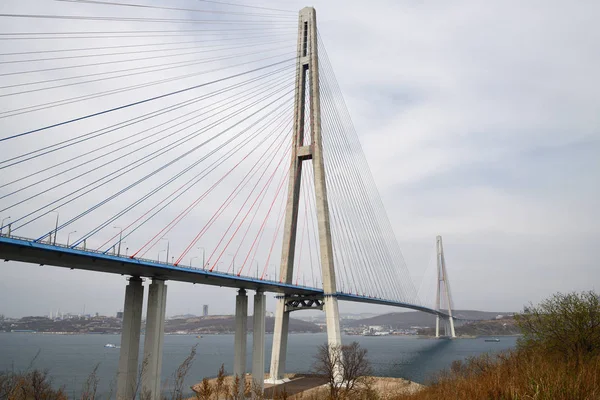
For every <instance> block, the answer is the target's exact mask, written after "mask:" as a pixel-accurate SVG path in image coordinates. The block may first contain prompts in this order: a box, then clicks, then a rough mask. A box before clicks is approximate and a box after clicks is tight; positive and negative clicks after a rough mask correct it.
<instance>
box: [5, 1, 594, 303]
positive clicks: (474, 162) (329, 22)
mask: <svg viewBox="0 0 600 400" xmlns="http://www.w3.org/2000/svg"><path fill="white" fill-rule="evenodd" d="M16 4H17V2H12V3H11V6H15V5H16ZM269 4H272V6H273V7H276V8H280V7H282V6H281V4H280V3H279V2H272V3H269V2H266V3H265V5H266V6H268V5H269ZM285 5H286V8H290V9H299V8H301V7H302V6H303V3H300V2H288V3H285ZM20 7H24V6H20ZM63 7H66V6H64V5H63ZM215 7H216V5H215ZM315 7H316V9H317V13H318V21H319V30H320V35H321V37H322V39H323V41H324V42H325V45H326V47H327V54H328V56H329V59H330V61H331V63H332V65H333V67H334V70H335V72H336V76H337V79H338V81H339V83H340V86H341V89H342V92H343V93H344V96H345V100H346V102H347V104H348V107H349V110H350V113H351V115H352V118H353V121H354V124H355V126H356V128H357V132H358V134H359V136H360V138H361V142H362V145H363V148H364V150H365V154H366V157H367V160H368V162H369V164H370V167H371V170H372V172H373V176H374V179H375V181H376V183H377V186H378V189H379V191H380V192H381V194H382V197H383V200H384V204H385V206H386V209H387V211H388V214H389V216H390V219H391V223H392V226H393V227H394V230H395V232H396V235H397V237H398V239H399V242H400V246H401V248H402V249H403V251H404V255H405V257H406V259H407V263H408V265H409V267H410V269H411V273H412V274H413V276H414V278H415V280H416V281H417V282H419V280H420V278H421V277H422V276H426V275H427V272H426V271H425V270H426V269H427V265H428V263H427V260H430V259H431V253H432V252H433V251H434V239H435V235H437V234H442V235H443V236H444V240H445V245H446V253H447V259H448V263H449V265H448V267H449V274H450V276H451V279H452V287H453V289H454V296H455V303H456V305H457V306H458V307H461V308H488V309H496V310H506V309H513V310H514V309H518V308H520V306H521V305H522V304H523V303H525V302H527V301H529V300H534V301H535V300H537V299H540V298H543V297H544V296H546V295H548V294H550V293H551V292H553V291H557V290H562V291H568V290H576V289H577V290H582V289H586V288H590V286H589V282H594V281H598V279H600V275H599V273H598V272H597V270H596V269H594V268H592V267H591V266H592V265H593V262H594V255H593V254H594V249H595V245H594V242H593V238H594V237H595V236H597V234H598V228H597V225H596V224H595V221H597V220H598V217H600V215H598V210H597V207H596V204H595V203H596V202H597V199H598V196H599V195H600V183H599V182H600V179H599V178H600V177H599V176H598V175H599V172H598V171H600V161H598V160H600V157H598V155H599V154H600V114H599V113H598V105H599V104H600V94H598V91H597V90H596V88H597V87H598V86H599V85H600V82H599V81H600V76H599V74H598V71H599V70H600V54H599V53H598V52H597V48H598V47H599V46H600V29H599V28H598V26H597V23H596V21H595V16H596V15H598V12H599V11H600V5H598V4H597V2H593V1H581V2H578V3H577V4H567V3H565V2H559V1H550V2H548V1H544V2H541V1H534V2H528V3H523V2H517V1H503V2H500V1H496V2H476V1H466V0H465V1H458V2H452V3H444V4H440V3H432V2H420V3H415V2H409V1H381V2H377V3H364V2H341V1H327V2H322V3H319V2H317V3H316V4H315ZM72 10H73V11H72V12H73V13H89V14H90V15H91V14H94V12H97V9H96V11H94V10H92V9H91V8H89V7H84V6H81V8H78V9H77V10H75V9H72ZM50 11H52V10H50V9H47V10H46V9H36V12H40V13H41V12H50ZM118 12H119V13H121V14H119V15H130V14H129V13H130V11H127V10H119V11H118ZM156 13H157V14H159V13H160V12H159V11H156ZM186 17H189V16H186ZM193 17H195V18H197V17H198V15H193ZM40 24H41V25H40V27H39V28H40V29H42V28H43V27H47V28H51V27H53V26H55V25H52V24H50V23H47V22H40ZM294 24H295V21H294V19H293V18H292V19H291V24H290V26H292V28H291V29H290V32H289V34H290V35H289V36H290V37H291V39H292V42H293V35H294V28H293V25H294ZM17 26H18V25H14V26H13V27H12V28H13V29H16V27H17ZM69 26H70V27H71V28H70V29H73V30H75V29H83V30H86V29H90V28H89V27H88V26H87V25H86V23H83V22H78V23H74V24H73V25H69ZM132 26H134V28H133V29H139V26H135V25H132V24H130V23H129V24H128V23H115V24H114V25H111V29H120V30H126V29H132V28H131V27H132ZM6 27H7V29H9V28H11V26H9V25H6ZM181 28H182V27H181V26H179V25H173V29H175V30H176V29H181ZM188 28H189V27H186V28H185V29H188ZM224 37H226V35H222V37H221V38H224ZM163 39H164V38H163ZM144 40H148V39H142V40H140V42H139V43H145V42H144ZM151 40H154V39H151ZM5 42H8V41H3V43H0V46H13V47H1V48H2V52H6V51H14V48H15V47H14V46H15V44H14V43H5ZM292 45H293V43H292ZM35 46H46V44H44V43H36V45H35ZM236 51H237V50H236ZM241 52H242V51H240V53H241ZM167 61H169V60H162V61H161V62H167ZM157 63H158V62H157ZM199 68H200V67H186V68H184V69H182V72H181V74H182V75H183V74H184V73H193V72H197V71H198V69H199ZM93 71H97V72H101V71H105V69H93ZM183 71H185V72H183ZM170 74H171V72H168V71H165V72H162V73H156V74H154V75H151V76H153V77H156V78H157V79H158V78H159V77H162V76H165V77H168V76H170ZM44 76H47V77H55V76H59V75H55V73H51V74H50V73H48V74H46V75H44ZM205 78H206V79H208V77H203V78H202V79H205ZM19 79H24V78H22V77H20V78H19ZM144 79H149V78H143V77H141V76H138V77H136V78H131V79H128V84H135V83H137V82H143V81H144ZM185 82H188V81H182V82H175V83H173V84H172V85H163V86H161V87H162V88H163V89H161V90H166V89H165V88H167V87H168V88H169V90H170V89H175V88H179V87H184V86H185ZM114 84H115V85H116V84H117V81H115V82H114ZM105 89H106V87H105V84H104V83H97V84H95V85H93V86H90V87H87V89H85V90H83V89H79V88H78V87H72V88H70V89H65V90H64V91H62V92H61V93H62V95H64V97H74V96H76V95H81V94H85V93H89V92H90V91H92V90H94V91H100V90H105ZM155 92H156V88H147V89H144V90H140V91H138V92H136V93H137V94H135V95H123V96H122V97H119V99H120V100H121V101H122V102H126V101H128V100H133V99H137V98H140V97H143V96H145V95H150V94H152V93H155ZM51 99H52V97H51V96H50V93H49V92H46V94H43V95H41V96H40V97H39V98H37V99H36V102H42V101H49V100H51ZM106 100H107V99H98V100H95V101H90V102H81V103H78V104H77V106H76V107H75V108H73V109H71V110H76V111H77V114H78V115H79V114H85V113H87V112H90V111H93V110H97V109H98V108H102V107H104V106H105V105H106V104H107V103H106ZM0 102H1V105H2V107H1V108H2V109H3V110H4V109H13V108H17V107H20V106H26V105H28V104H30V103H28V102H27V101H25V100H24V99H19V100H14V101H13V100H10V101H8V100H2V99H0ZM56 110H57V109H51V110H48V111H47V112H44V113H40V114H39V117H38V118H36V119H31V118H29V117H28V116H27V115H24V116H20V117H15V118H14V119H10V120H8V119H5V120H4V121H6V122H4V121H3V122H2V124H3V128H5V129H6V130H7V131H9V132H17V131H20V130H25V129H29V128H33V127H38V126H40V124H41V121H56V120H61V119H62V118H63V116H62V115H60V114H58V113H56ZM125 115H127V114H120V117H121V116H125ZM110 120H111V118H104V119H101V120H100V122H99V125H100V126H104V125H106V124H108V123H109V122H110ZM89 126H90V125H83V127H85V128H88V127H89ZM147 126H150V125H147ZM76 131H77V129H74V128H73V129H64V130H61V131H60V133H56V135H59V136H53V137H45V136H43V135H38V136H37V137H36V141H37V144H38V145H41V144H44V143H53V142H54V141H55V140H56V138H57V137H65V138H67V137H69V136H70V135H73V134H74V133H75V132H76ZM3 148H4V149H8V150H4V151H3V152H4V153H5V154H6V153H7V152H8V153H14V152H17V153H19V152H21V151H22V149H21V148H19V147H18V146H17V147H4V146H3ZM69 154H72V153H69ZM2 158H3V159H4V157H2ZM164 160H167V158H166V157H165V158H163V159H159V160H157V163H158V162H160V161H163V162H164ZM125 161H126V160H124V161H122V162H121V163H120V165H121V166H122V165H124V164H126V162H125ZM30 165H31V166H30V167H28V168H31V170H35V169H36V168H43V167H44V165H46V164H44V163H43V162H39V163H37V162H36V163H35V164H33V163H32V164H30ZM188 165H189V164H188ZM143 170H144V172H148V171H149V169H146V168H144V169H143ZM174 170H175V168H174V169H171V170H168V171H165V173H164V174H163V175H157V177H156V180H155V181H153V182H154V184H155V183H156V182H160V181H161V180H165V179H167V177H168V176H169V174H172V173H173V171H174ZM99 174H100V173H99V172H98V173H97V176H99ZM138 175H139V176H142V175H141V172H140V173H139V174H138ZM236 178H239V176H237V175H236ZM4 179H5V177H2V180H4ZM81 181H89V178H82V179H80V180H79V182H77V184H80V183H81ZM124 182H125V180H121V181H115V182H114V186H113V190H116V189H117V187H118V185H120V184H123V183H124ZM213 182H214V180H213ZM46 185H50V183H49V182H48V183H46ZM151 187H153V186H152V185H148V186H145V187H144V189H145V190H149V189H150V188H151ZM65 190H66V188H65ZM140 191H141V189H140ZM107 193H111V192H110V191H108V192H107ZM222 194H223V193H220V194H219V195H222ZM135 197H136V196H134V195H132V196H129V195H126V196H124V197H123V200H120V201H119V204H111V205H109V206H108V207H106V210H105V211H102V212H98V213H97V214H96V215H97V216H98V220H102V219H103V218H106V217H107V216H109V215H112V214H113V213H115V212H118V211H119V210H120V209H121V208H122V207H123V205H124V204H128V202H130V201H133V200H134V199H135ZM47 198H48V197H45V198H44V200H46V199H47ZM216 198H217V197H215V199H213V200H212V202H211V203H210V204H211V206H212V205H214V204H215V203H214V202H216V201H217V200H216ZM4 204H5V203H4V201H2V200H0V205H4ZM85 204H86V203H85V202H80V203H76V205H74V206H73V208H72V210H73V211H75V210H77V209H80V208H82V207H83V206H84V205H85ZM188 204H189V199H186V200H185V201H183V200H182V201H181V202H177V203H175V204H174V205H173V207H172V208H170V209H169V211H168V213H167V214H165V216H164V217H162V218H160V219H159V220H157V221H156V222H155V223H154V222H153V223H151V224H149V225H148V227H147V229H148V231H153V232H154V231H156V230H157V229H160V228H159V227H160V226H162V225H161V224H164V223H166V222H168V221H169V220H170V218H172V217H173V216H174V214H175V210H176V209H177V208H178V207H181V206H182V205H183V206H187V205H188ZM209 208H210V207H206V209H202V210H200V209H199V210H197V211H196V212H194V213H193V214H192V215H193V217H194V218H196V219H200V218H206V215H207V214H210V212H209V210H208V209H209ZM66 216H67V212H64V214H63V217H66ZM63 217H61V218H63ZM51 219H52V218H45V219H44V220H43V221H40V225H39V226H36V229H33V227H32V229H31V231H29V232H28V235H29V234H31V235H33V234H34V233H35V232H37V230H39V229H42V228H41V227H42V226H43V227H45V228H47V226H51V224H52V221H51ZM197 225H198V224H197V223H196V222H192V221H190V220H186V221H185V222H183V223H182V225H181V227H180V230H179V231H178V233H176V234H175V233H174V234H173V235H172V236H171V241H172V243H173V244H174V246H175V248H176V251H179V250H181V249H179V250H177V246H180V247H185V246H184V245H183V243H184V242H185V243H187V242H188V241H189V238H190V235H191V233H192V232H193V233H194V234H195V233H197V231H198V226H197ZM84 228H89V226H87V225H86V226H84ZM74 229H77V230H81V231H83V230H84V229H82V228H79V227H77V228H74ZM112 234H114V233H110V232H106V233H102V237H101V238H99V239H98V241H99V242H103V241H104V239H107V238H109V237H110V236H112ZM26 236H27V235H26ZM100 239H102V240H100ZM207 240H208V239H207ZM211 240H212V239H211ZM215 241H216V240H215ZM275 248H276V249H279V247H278V246H276V247H275ZM156 251H158V249H155V250H153V253H151V255H149V257H154V256H155V255H154V253H156ZM277 251H278V250H277ZM190 256H191V255H190ZM276 258H277V259H278V258H279V257H278V255H277V257H276ZM4 267H5V268H6V269H7V270H10V271H11V274H12V275H11V281H15V282H17V281H20V282H23V279H24V278H26V277H28V278H30V279H31V281H30V282H28V285H26V286H12V285H8V284H6V283H3V284H4V285H5V287H3V288H2V289H3V290H1V292H2V294H0V303H2V302H3V301H2V300H6V301H11V302H12V303H13V304H18V305H15V307H16V308H15V309H16V310H19V311H16V312H17V313H19V314H21V315H22V314H26V313H45V312H47V311H48V310H46V309H44V307H45V306H46V305H45V304H43V303H40V302H32V301H29V300H27V299H28V298H29V299H31V298H32V297H33V296H32V295H31V293H39V297H45V298H55V299H56V303H60V304H56V305H57V306H60V307H62V308H64V307H66V306H67V305H68V304H69V303H70V298H78V299H79V298H82V297H85V296H83V295H82V294H81V292H79V291H75V292H72V293H71V294H70V295H68V296H64V297H61V295H60V293H56V292H54V291H53V289H51V287H48V285H47V282H48V281H54V280H56V281H58V282H56V283H55V284H56V285H60V287H62V288H65V291H66V290H67V289H66V288H68V287H70V286H71V285H73V282H71V281H70V280H71V277H73V278H72V279H74V281H75V282H79V283H80V284H81V285H80V286H79V287H78V288H77V290H79V289H80V288H81V291H84V290H89V291H92V290H97V289H96V288H95V286H94V283H92V281H95V280H96V279H102V280H101V282H102V285H103V286H105V287H106V291H107V293H112V294H114V296H113V299H114V301H108V300H107V301H106V302H96V303H97V305H96V306H95V307H97V308H98V309H99V310H106V311H104V312H107V313H108V312H109V311H111V310H114V309H115V308H119V307H120V306H119V304H120V303H121V302H122V296H123V286H124V284H125V282H124V281H123V278H121V277H99V276H96V275H95V274H91V275H90V274H89V273H83V272H76V271H68V270H64V271H63V270H51V269H46V268H44V269H38V268H37V266H23V265H21V264H13V263H9V264H8V265H7V264H5V265H4ZM429 267H431V266H429ZM23 271H27V272H23ZM46 271H51V272H46ZM55 271H60V272H55ZM92 275H93V276H94V278H93V279H92V278H91V276H92ZM88 277H90V278H88ZM96 282H98V281H96ZM530 282H535V285H530V284H529V283H530ZM170 286H171V287H172V288H173V289H172V290H171V289H170V290H171V292H170V293H169V306H168V307H169V312H172V313H181V312H186V310H187V308H189V307H190V306H189V304H190V302H192V303H194V304H196V305H197V309H196V311H195V312H198V313H199V312H200V308H199V307H200V304H203V303H205V302H207V303H210V302H211V299H212V298H217V297H218V296H221V293H225V292H223V291H221V290H219V289H216V288H208V287H206V288H205V287H202V289H201V290H200V289H199V288H198V287H192V286H189V285H181V284H176V283H171V284H170ZM84 288H86V289H84ZM175 288H177V289H175ZM69 290H70V289H69ZM73 290H74V289H73ZM423 290H424V291H426V290H428V288H427V284H425V285H424V289H423ZM230 292H231V291H227V292H226V293H227V294H226V296H231V301H230V302H229V303H227V302H223V303H221V302H219V305H218V306H216V307H215V308H216V309H219V310H221V311H220V312H227V311H228V310H232V309H233V293H232V292H231V293H230ZM90 293H92V292H90ZM93 293H96V294H95V295H94V296H93V297H95V296H99V298H103V297H102V295H101V294H99V293H98V292H93ZM11 299H12V300H11ZM190 299H194V300H190ZM196 299H198V300H197V301H196ZM93 302H94V301H93V300H92V304H93ZM4 304H6V302H4ZM92 304H90V307H92ZM269 304H270V305H272V304H273V303H271V302H270V303H269ZM52 307H54V306H52ZM103 307H104V308H103ZM193 307H196V306H192V308H193ZM219 307H220V308H219ZM54 308H56V307H54ZM342 310H346V311H350V310H360V311H367V310H371V308H370V306H361V305H353V304H347V305H342ZM192 311H193V310H192Z"/></svg>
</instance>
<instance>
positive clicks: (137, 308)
mask: <svg viewBox="0 0 600 400" xmlns="http://www.w3.org/2000/svg"><path fill="white" fill-rule="evenodd" d="M143 302H144V287H143V286H142V279H140V278H139V277H137V276H133V277H131V278H129V284H128V285H127V288H126V289H125V303H124V306H123V325H122V329H121V353H120V355H119V369H118V372H117V399H118V400H121V399H132V398H133V397H134V393H135V389H136V384H137V370H138V357H139V348H140V329H141V325H142V306H143Z"/></svg>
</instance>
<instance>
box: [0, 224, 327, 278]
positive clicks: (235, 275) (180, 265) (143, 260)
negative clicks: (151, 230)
mask: <svg viewBox="0 0 600 400" xmlns="http://www.w3.org/2000/svg"><path fill="white" fill-rule="evenodd" d="M0 237H5V238H9V239H15V240H21V241H24V242H28V243H36V244H41V245H46V246H50V247H60V248H63V249H69V250H78V251H83V252H86V253H93V254H99V255H103V256H110V257H115V258H122V259H124V260H127V261H129V262H131V260H135V261H139V262H145V263H151V264H161V265H166V266H170V267H177V268H182V269H188V270H194V271H205V272H209V273H211V274H218V275H227V276H231V277H239V276H241V275H238V274H236V273H235V272H224V271H208V270H207V269H206V268H197V267H192V266H189V265H185V264H178V265H174V264H172V263H169V262H163V261H158V260H153V259H149V258H139V257H136V258H131V257H130V256H127V255H117V254H114V253H110V252H107V251H101V250H95V249H89V248H85V249H84V248H83V247H81V246H79V247H72V246H67V245H66V244H62V243H55V244H54V243H47V241H46V242H44V241H37V242H36V241H35V239H32V238H27V237H23V236H15V235H10V236H9V235H8V234H6V233H2V234H0ZM243 277H244V278H250V279H259V278H254V277H251V276H243ZM260 280H261V281H263V282H272V283H281V282H280V281H277V280H270V279H260ZM294 286H296V287H298V288H303V289H319V288H316V287H313V286H307V285H294Z"/></svg>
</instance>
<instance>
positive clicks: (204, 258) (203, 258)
mask: <svg viewBox="0 0 600 400" xmlns="http://www.w3.org/2000/svg"><path fill="white" fill-rule="evenodd" d="M200 249H202V269H206V249H205V248H204V247H201V246H200V247H198V250H200ZM190 263H191V261H190Z"/></svg>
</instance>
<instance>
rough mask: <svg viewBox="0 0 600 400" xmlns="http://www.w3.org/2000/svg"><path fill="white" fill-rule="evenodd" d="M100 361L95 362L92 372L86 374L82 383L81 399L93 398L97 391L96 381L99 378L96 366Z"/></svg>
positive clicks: (93, 399)
mask: <svg viewBox="0 0 600 400" xmlns="http://www.w3.org/2000/svg"><path fill="white" fill-rule="evenodd" d="M99 366H100V363H98V364H96V366H95V367H94V369H93V370H92V372H90V374H89V375H88V377H87V379H86V380H85V383H84V384H83V388H82V390H81V400H95V399H96V392H97V391H98V383H99V382H100V379H99V378H98V367H99Z"/></svg>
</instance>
